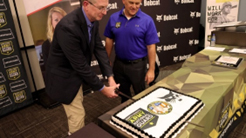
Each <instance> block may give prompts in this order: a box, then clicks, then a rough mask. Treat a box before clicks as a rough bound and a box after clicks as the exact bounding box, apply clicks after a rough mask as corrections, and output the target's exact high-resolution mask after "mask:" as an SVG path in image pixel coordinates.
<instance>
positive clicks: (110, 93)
mask: <svg viewBox="0 0 246 138" xmlns="http://www.w3.org/2000/svg"><path fill="white" fill-rule="evenodd" d="M116 87H117V86H112V87H110V86H109V87H107V86H105V87H104V88H103V89H102V90H101V92H102V93H103V94H104V95H105V96H107V97H108V98H116V97H118V95H117V94H116V93H115V89H116Z"/></svg>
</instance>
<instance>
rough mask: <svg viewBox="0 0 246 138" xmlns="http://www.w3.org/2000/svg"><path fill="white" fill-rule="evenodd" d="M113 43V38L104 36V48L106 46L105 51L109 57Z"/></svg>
mask: <svg viewBox="0 0 246 138" xmlns="http://www.w3.org/2000/svg"><path fill="white" fill-rule="evenodd" d="M113 45H114V40H113V39H111V38H108V37H106V44H105V48H106V52H107V54H108V57H109V58H110V55H111V52H112V49H113Z"/></svg>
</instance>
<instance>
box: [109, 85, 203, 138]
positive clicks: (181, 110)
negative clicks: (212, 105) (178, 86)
mask: <svg viewBox="0 0 246 138" xmlns="http://www.w3.org/2000/svg"><path fill="white" fill-rule="evenodd" d="M203 106H204V104H203V103H202V101H201V100H199V99H197V98H194V97H192V96H188V95H185V94H183V93H178V92H175V91H172V90H169V89H167V88H164V87H159V88H157V89H155V90H154V91H152V92H150V93H149V94H148V95H146V96H144V97H143V98H141V99H139V100H137V101H136V102H134V103H132V104H131V105H129V106H127V107H126V108H124V109H122V110H120V111H119V112H117V113H116V114H114V115H113V116H112V117H111V120H110V123H111V124H113V125H114V126H116V127H117V128H119V129H121V130H122V131H124V132H126V133H127V134H129V135H131V136H132V137H143V138H145V137H146V138H160V137H161V138H170V137H175V136H177V134H178V133H179V132H180V131H181V130H182V129H183V128H184V127H185V126H186V125H187V123H188V122H189V121H191V119H192V118H194V116H195V115H196V114H197V113H198V112H199V111H200V110H201V109H202V108H203Z"/></svg>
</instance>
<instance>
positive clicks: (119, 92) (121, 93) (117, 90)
mask: <svg viewBox="0 0 246 138" xmlns="http://www.w3.org/2000/svg"><path fill="white" fill-rule="evenodd" d="M115 93H116V94H119V95H122V96H124V97H126V98H128V99H131V100H132V101H136V100H135V99H133V98H132V97H130V96H128V95H126V94H124V93H123V92H121V91H120V89H118V88H116V89H115Z"/></svg>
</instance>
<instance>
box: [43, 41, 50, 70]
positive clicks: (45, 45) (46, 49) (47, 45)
mask: <svg viewBox="0 0 246 138" xmlns="http://www.w3.org/2000/svg"><path fill="white" fill-rule="evenodd" d="M50 47H51V43H50V41H49V40H48V39H47V40H46V41H44V43H43V44H42V54H43V58H44V66H46V63H47V60H48V56H49V53H50Z"/></svg>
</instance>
